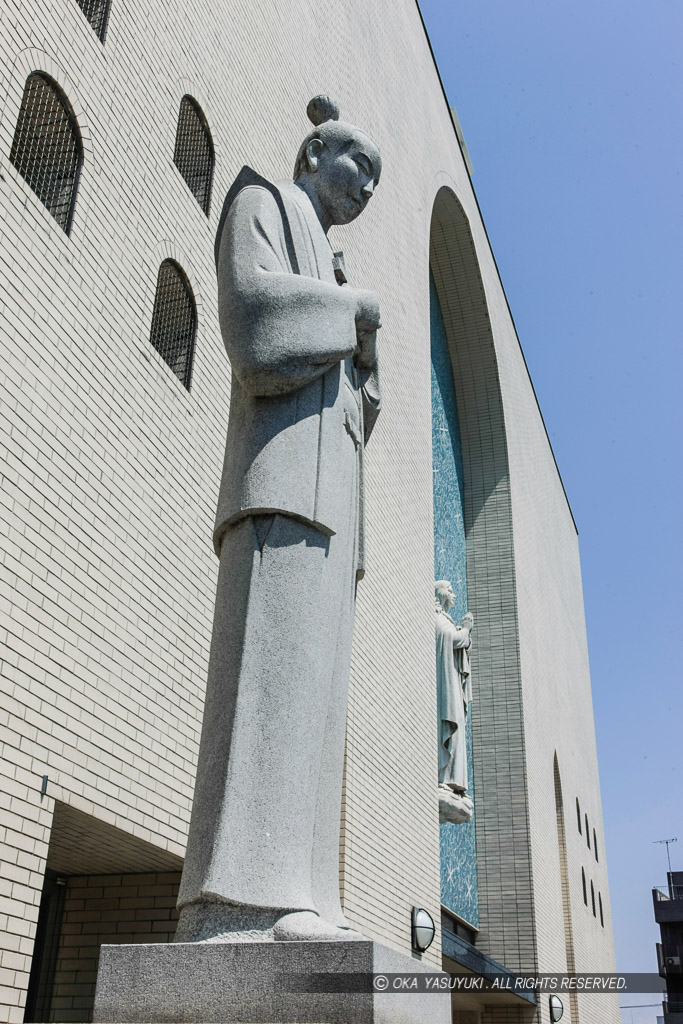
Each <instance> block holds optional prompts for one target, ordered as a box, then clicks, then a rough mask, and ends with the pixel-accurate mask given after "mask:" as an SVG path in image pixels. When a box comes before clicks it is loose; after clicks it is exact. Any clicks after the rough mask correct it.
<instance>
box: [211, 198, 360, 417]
mask: <svg viewBox="0 0 683 1024" xmlns="http://www.w3.org/2000/svg"><path fill="white" fill-rule="evenodd" d="M218 310H219V317H220V324H221V331H222V334H223V339H224V341H225V346H226V349H227V352H228V356H229V358H230V362H231V365H232V369H233V372H234V373H235V374H236V375H237V378H238V380H239V382H240V384H241V385H242V387H243V388H244V390H245V391H246V392H247V393H248V394H251V395H253V396H262V397H266V396H269V395H277V394H284V393H286V392H289V391H295V390H297V389H298V388H300V387H303V386H304V385H305V384H307V383H308V382H309V381H311V380H314V379H315V378H316V377H319V376H320V375H321V374H323V373H325V371H326V370H328V369H329V368H330V367H331V366H333V365H334V363H336V362H338V361H339V360H341V359H345V358H347V357H348V356H351V355H352V354H353V352H354V351H355V348H356V322H355V315H356V298H355V295H354V293H353V290H352V289H346V288H339V287H338V285H336V284H329V283H327V282H326V281H320V280H318V279H317V278H313V277H305V276H303V275H301V274H295V273H293V271H292V267H291V263H290V260H289V256H288V253H287V246H286V243H285V233H284V225H283V222H282V214H281V213H280V209H279V207H278V204H277V202H276V200H275V197H274V196H273V195H272V193H271V192H270V191H269V190H268V189H265V188H262V187H259V186H249V187H247V188H245V189H243V190H242V191H241V192H240V193H239V194H238V195H237V197H236V198H235V201H234V202H233V204H232V206H231V208H230V212H229V213H228V216H227V219H226V222H225V226H224V228H223V234H222V237H221V240H220V248H219V258H218Z"/></svg>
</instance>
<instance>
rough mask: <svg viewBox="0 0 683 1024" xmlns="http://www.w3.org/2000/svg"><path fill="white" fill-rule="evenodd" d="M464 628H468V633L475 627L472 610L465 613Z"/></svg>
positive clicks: (463, 618)
mask: <svg viewBox="0 0 683 1024" xmlns="http://www.w3.org/2000/svg"><path fill="white" fill-rule="evenodd" d="M462 628H463V629H466V630H467V632H468V633H471V632H472V630H473V629H474V615H473V614H472V612H467V614H466V615H463V617H462Z"/></svg>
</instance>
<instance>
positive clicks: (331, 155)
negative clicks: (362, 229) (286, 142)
mask: <svg viewBox="0 0 683 1024" xmlns="http://www.w3.org/2000/svg"><path fill="white" fill-rule="evenodd" d="M306 113H307V114H308V116H309V118H310V120H311V121H312V122H313V124H314V126H315V127H314V128H313V130H312V131H310V132H309V133H308V135H307V136H306V138H305V139H304V141H303V142H302V143H301V146H300V147H299V152H298V154H297V158H296V164H295V166H294V180H295V181H296V182H297V183H298V184H299V185H300V186H301V187H302V188H303V189H304V190H305V191H306V192H307V193H308V195H309V196H310V197H311V200H312V201H313V204H314V206H315V207H316V211H317V213H318V216H319V218H320V221H321V223H322V225H323V227H324V228H325V230H327V229H328V228H329V227H330V226H331V225H332V224H349V223H350V222H351V221H352V220H355V219H356V217H358V216H359V214H361V213H362V212H363V210H364V209H365V207H366V206H367V204H368V202H369V201H370V199H371V197H372V194H373V192H374V191H375V188H376V186H377V184H378V182H379V177H380V174H381V172H382V158H381V156H380V153H379V150H378V148H377V146H376V145H375V143H374V142H373V141H372V139H371V138H370V136H369V135H366V134H365V132H362V131H361V130H360V128H356V127H355V126H354V125H352V124H346V123H345V122H344V121H340V120H339V107H338V105H337V104H336V103H335V102H334V101H333V100H331V99H330V98H329V96H314V98H313V99H312V100H311V102H310V103H309V104H308V107H307V108H306Z"/></svg>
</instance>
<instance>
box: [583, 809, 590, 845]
mask: <svg viewBox="0 0 683 1024" xmlns="http://www.w3.org/2000/svg"><path fill="white" fill-rule="evenodd" d="M584 820H585V822H586V846H587V847H588V849H589V850H590V848H591V834H590V829H589V828H588V815H587V814H586V815H584Z"/></svg>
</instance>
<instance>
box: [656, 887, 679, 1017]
mask: <svg viewBox="0 0 683 1024" xmlns="http://www.w3.org/2000/svg"><path fill="white" fill-rule="evenodd" d="M666 877H667V884H666V886H663V887H662V888H657V889H653V890H652V900H653V903H654V908H655V921H656V922H657V924H658V925H659V930H660V933H661V940H662V941H661V942H658V943H657V963H658V965H659V973H660V975H661V976H662V978H665V979H666V999H665V1000H664V1002H663V1004H662V1008H663V1010H664V1024H683V871H668V872H667V876H666Z"/></svg>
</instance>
